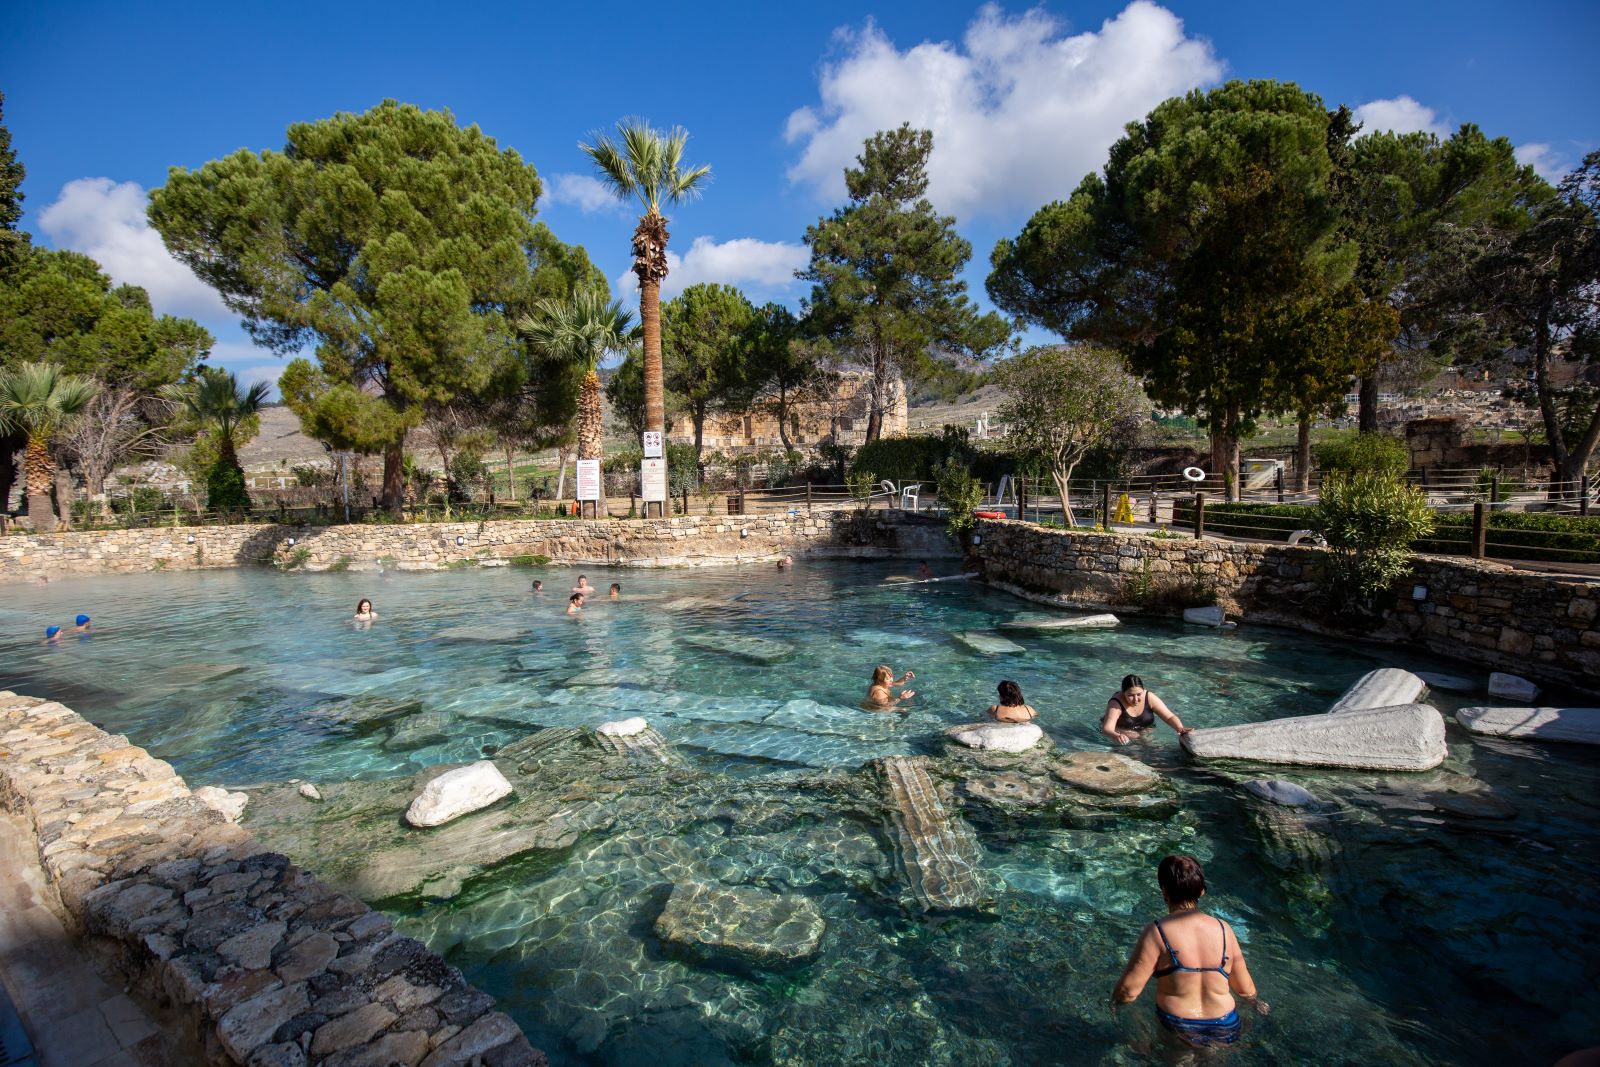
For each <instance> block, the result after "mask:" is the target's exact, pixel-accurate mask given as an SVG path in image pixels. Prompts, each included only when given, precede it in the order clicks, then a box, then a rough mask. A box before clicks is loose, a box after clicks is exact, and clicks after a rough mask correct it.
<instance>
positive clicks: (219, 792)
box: [194, 785, 250, 822]
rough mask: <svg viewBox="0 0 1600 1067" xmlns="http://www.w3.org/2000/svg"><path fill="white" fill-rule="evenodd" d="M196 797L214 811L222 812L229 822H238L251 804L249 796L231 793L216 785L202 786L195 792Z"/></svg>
mask: <svg viewBox="0 0 1600 1067" xmlns="http://www.w3.org/2000/svg"><path fill="white" fill-rule="evenodd" d="M194 796H195V799H196V800H199V801H200V802H201V803H202V804H204V805H205V806H206V807H208V808H210V809H211V810H212V811H217V812H221V813H222V817H223V818H224V819H227V820H228V821H229V822H238V821H239V816H241V815H243V814H244V807H245V805H246V804H248V803H250V796H249V794H247V793H230V792H228V791H227V790H226V789H218V788H217V787H216V786H214V785H206V786H201V787H200V788H199V789H196V790H195V791H194Z"/></svg>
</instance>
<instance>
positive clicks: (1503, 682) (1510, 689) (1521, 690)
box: [1489, 671, 1539, 700]
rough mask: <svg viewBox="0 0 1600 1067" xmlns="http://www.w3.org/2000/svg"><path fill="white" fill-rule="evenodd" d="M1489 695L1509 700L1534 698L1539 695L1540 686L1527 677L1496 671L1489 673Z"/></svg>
mask: <svg viewBox="0 0 1600 1067" xmlns="http://www.w3.org/2000/svg"><path fill="white" fill-rule="evenodd" d="M1489 695H1490V696H1492V697H1504V698H1505V699H1507V700H1532V699H1533V698H1534V697H1536V696H1538V695H1539V687H1538V686H1537V685H1534V684H1533V683H1532V682H1530V681H1528V680H1527V679H1526V678H1519V677H1518V676H1517V675H1515V674H1501V673H1500V672H1499V671H1495V672H1494V673H1492V674H1490V675H1489Z"/></svg>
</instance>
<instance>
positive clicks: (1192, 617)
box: [1183, 604, 1228, 626]
mask: <svg viewBox="0 0 1600 1067" xmlns="http://www.w3.org/2000/svg"><path fill="white" fill-rule="evenodd" d="M1183 621H1184V622H1188V623H1193V624H1194V625H1196V626H1221V625H1222V624H1223V623H1225V622H1227V621H1228V618H1227V614H1226V613H1225V612H1224V611H1223V610H1222V607H1221V605H1218V604H1211V605H1209V606H1207V607H1203V608H1184V609H1183Z"/></svg>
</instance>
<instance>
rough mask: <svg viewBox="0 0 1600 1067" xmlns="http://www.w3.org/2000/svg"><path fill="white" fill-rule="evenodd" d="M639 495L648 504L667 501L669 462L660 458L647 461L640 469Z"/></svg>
mask: <svg viewBox="0 0 1600 1067" xmlns="http://www.w3.org/2000/svg"><path fill="white" fill-rule="evenodd" d="M639 495H640V496H641V497H643V498H644V499H645V501H647V502H651V503H662V504H664V503H666V501H667V461H666V460H664V459H661V458H659V457H655V458H651V459H646V460H645V461H644V463H643V464H642V465H641V466H640V468H639Z"/></svg>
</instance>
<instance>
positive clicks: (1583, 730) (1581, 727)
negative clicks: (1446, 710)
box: [1456, 708, 1600, 745]
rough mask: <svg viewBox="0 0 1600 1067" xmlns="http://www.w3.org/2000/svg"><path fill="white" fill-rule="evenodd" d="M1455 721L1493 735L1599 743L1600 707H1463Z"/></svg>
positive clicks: (1523, 738)
mask: <svg viewBox="0 0 1600 1067" xmlns="http://www.w3.org/2000/svg"><path fill="white" fill-rule="evenodd" d="M1456 721H1457V722H1459V723H1460V724H1461V725H1462V726H1465V727H1466V728H1467V729H1468V730H1471V731H1472V732H1473V733H1475V734H1485V735H1487V736H1490V737H1514V738H1516V739H1517V740H1519V741H1565V742H1568V743H1569V744H1575V745H1600V708H1462V709H1461V710H1460V711H1458V712H1456Z"/></svg>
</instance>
